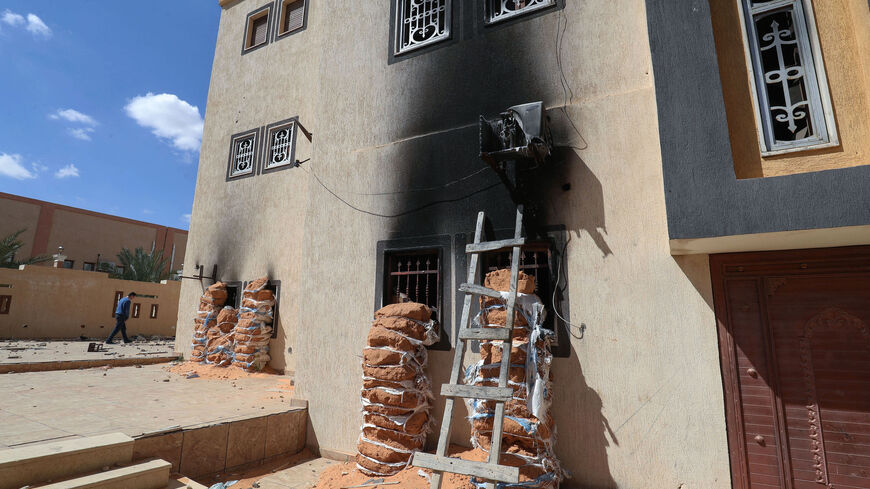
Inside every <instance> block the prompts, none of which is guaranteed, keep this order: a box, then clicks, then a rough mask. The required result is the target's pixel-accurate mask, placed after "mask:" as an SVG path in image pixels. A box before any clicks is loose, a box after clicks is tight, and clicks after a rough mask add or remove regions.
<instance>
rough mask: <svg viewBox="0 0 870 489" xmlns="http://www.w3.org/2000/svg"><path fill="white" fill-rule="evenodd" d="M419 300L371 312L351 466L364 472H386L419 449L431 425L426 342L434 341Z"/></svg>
mask: <svg viewBox="0 0 870 489" xmlns="http://www.w3.org/2000/svg"><path fill="white" fill-rule="evenodd" d="M431 316H432V312H431V310H430V309H429V308H428V307H427V306H425V305H424V304H417V303H411V302H406V303H403V304H391V305H389V306H386V307H383V308H382V309H380V310H378V311H377V312H376V313H375V320H374V322H373V323H372V327H371V329H370V330H369V336H368V341H367V346H366V348H365V349H363V365H362V368H363V388H362V394H361V398H362V405H363V408H362V412H363V425H362V432H361V433H360V437H359V442H358V445H357V452H358V453H357V457H356V467H357V469H359V471H361V472H362V473H364V474H366V475H369V476H390V475H394V474H397V473H398V472H399V471H401V470H402V469H404V468H405V467H406V466H407V465H408V462H409V461H410V458H411V454H412V453H413V452H414V451H416V450H422V449H423V444H424V443H425V442H426V433H427V432H428V430H429V427H430V420H429V407H430V403H431V400H432V385H431V383H430V381H429V377H428V376H427V375H426V372H425V368H426V360H427V351H426V345H431V344H433V343H435V342H436V341H437V340H438V335H437V330H436V325H435V323H434V321H432V320H431V319H430V318H431Z"/></svg>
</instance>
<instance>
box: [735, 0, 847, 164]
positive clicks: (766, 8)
mask: <svg viewBox="0 0 870 489" xmlns="http://www.w3.org/2000/svg"><path fill="white" fill-rule="evenodd" d="M741 2H742V4H743V14H744V20H745V22H746V34H747V46H748V51H749V53H750V58H751V60H750V61H751V63H752V68H753V71H754V78H753V84H754V89H755V99H756V104H755V110H756V116H757V119H758V123H759V127H760V128H761V130H760V131H759V139H760V142H761V149H762V153H763V154H771V153H778V152H785V151H797V150H806V149H810V148H816V147H820V146H829V145H833V144H837V134H836V127H835V124H834V120H833V111H832V110H831V99H830V94H829V93H828V83H827V79H826V78H825V73H824V66H823V61H822V56H821V49H820V47H819V41H818V35H817V33H816V26H815V19H814V16H813V9H812V4H811V0H741Z"/></svg>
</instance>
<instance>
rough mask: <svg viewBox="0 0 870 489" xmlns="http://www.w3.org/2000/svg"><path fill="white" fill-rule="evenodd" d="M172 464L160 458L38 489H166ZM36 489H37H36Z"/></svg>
mask: <svg viewBox="0 0 870 489" xmlns="http://www.w3.org/2000/svg"><path fill="white" fill-rule="evenodd" d="M171 470H172V464H171V463H169V462H167V461H165V460H161V459H159V458H156V459H151V460H145V461H143V462H138V463H135V464H132V465H127V466H125V467H120V468H117V469H113V470H108V471H106V472H100V473H96V474H91V475H86V476H83V477H77V478H75V479H69V480H65V481H62V482H55V483H53V484H48V485H44V486H36V488H38V489H165V488H166V484H167V481H168V480H169V473H170V471H171ZM36 488H35V489H36Z"/></svg>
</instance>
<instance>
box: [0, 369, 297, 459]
mask: <svg viewBox="0 0 870 489" xmlns="http://www.w3.org/2000/svg"><path fill="white" fill-rule="evenodd" d="M288 378H289V377H285V376H280V375H275V376H268V377H267V378H242V379H237V380H231V381H230V380H213V379H206V378H193V379H187V378H185V377H184V376H182V375H178V374H171V373H169V372H166V371H165V370H164V366H162V365H146V366H143V367H141V368H137V367H118V368H108V369H102V368H95V369H87V370H65V371H52V372H32V373H20V374H6V375H0V392H2V393H3V395H2V396H0V449H3V448H9V447H17V446H22V445H26V444H30V443H38V442H42V441H46V440H55V439H62V438H72V437H82V436H89V435H97V434H104V433H113V432H121V433H124V434H126V435H129V436H131V437H133V438H138V437H142V436H143V435H147V434H156V433H158V432H161V431H166V432H171V431H179V430H182V429H193V428H197V427H204V426H210V425H214V424H219V423H224V422H228V421H233V420H242V419H250V418H255V417H261V416H268V415H270V414H280V413H285V412H290V411H294V410H299V409H300V408H298V407H294V406H293V405H291V401H290V399H289V398H290V395H289V394H288V395H287V396H285V397H286V398H284V397H279V396H276V395H274V394H275V393H274V392H271V393H270V389H271V390H272V391H274V390H275V389H276V388H281V385H279V384H280V383H281V382H282V381H284V382H286V380H287V379H288ZM303 412H304V411H303ZM296 416H304V414H298V415H296ZM288 447H289V445H288ZM282 449H284V447H283V446H282V447H280V448H278V449H277V450H282ZM173 462H175V461H173ZM175 463H177V462H175Z"/></svg>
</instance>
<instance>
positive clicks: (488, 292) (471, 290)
mask: <svg viewBox="0 0 870 489" xmlns="http://www.w3.org/2000/svg"><path fill="white" fill-rule="evenodd" d="M459 291H460V292H465V293H468V294H474V295H485V296H487V297H492V298H494V299H501V298H502V296H501V292H499V291H497V290H492V289H488V288H486V287H484V286H482V285H476V284H462V285H460V286H459Z"/></svg>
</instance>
